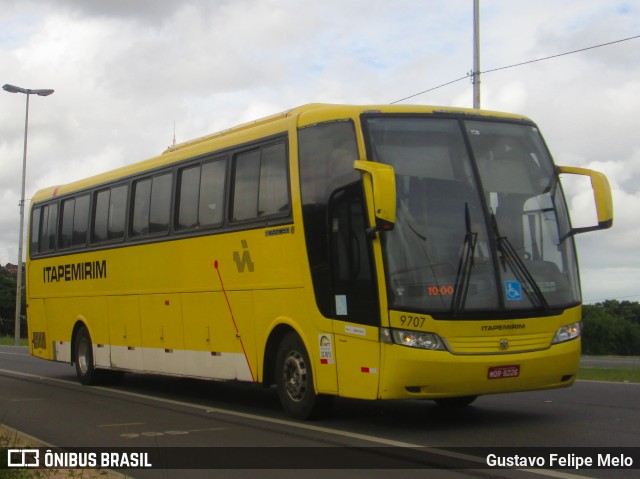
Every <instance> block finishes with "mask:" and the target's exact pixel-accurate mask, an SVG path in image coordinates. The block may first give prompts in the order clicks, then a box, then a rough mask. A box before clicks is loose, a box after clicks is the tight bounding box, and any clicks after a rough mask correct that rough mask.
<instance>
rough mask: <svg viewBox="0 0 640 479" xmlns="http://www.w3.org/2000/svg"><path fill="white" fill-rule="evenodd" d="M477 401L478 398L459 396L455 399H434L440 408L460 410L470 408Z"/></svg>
mask: <svg viewBox="0 0 640 479" xmlns="http://www.w3.org/2000/svg"><path fill="white" fill-rule="evenodd" d="M476 399H478V396H459V397H453V398H440V399H434V401H435V402H436V404H437V405H438V406H441V407H446V408H458V407H465V406H468V405H469V404H471V403H472V402H473V401H475V400H476Z"/></svg>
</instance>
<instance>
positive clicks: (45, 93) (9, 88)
mask: <svg viewBox="0 0 640 479" xmlns="http://www.w3.org/2000/svg"><path fill="white" fill-rule="evenodd" d="M2 89H3V90H4V91H7V92H9V93H24V94H25V95H26V96H27V106H26V112H25V115H24V149H23V154H22V191H21V194H20V234H19V237H20V239H19V242H18V275H17V278H16V322H15V329H14V331H15V336H14V339H15V343H16V346H19V345H20V320H21V314H20V313H21V311H22V243H23V240H24V201H25V200H24V194H25V186H26V179H27V135H28V131H29V95H39V96H48V95H51V94H52V93H53V90H49V89H46V90H31V89H29V88H20V87H17V86H14V85H9V84H6V85H4V86H3V87H2Z"/></svg>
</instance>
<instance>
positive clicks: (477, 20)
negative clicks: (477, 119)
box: [471, 0, 480, 108]
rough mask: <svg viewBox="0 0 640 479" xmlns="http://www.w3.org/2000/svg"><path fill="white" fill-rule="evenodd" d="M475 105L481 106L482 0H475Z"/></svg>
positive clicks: (473, 77) (476, 106)
mask: <svg viewBox="0 0 640 479" xmlns="http://www.w3.org/2000/svg"><path fill="white" fill-rule="evenodd" d="M471 76H472V82H473V107H474V108H480V0H473V73H472V75H471Z"/></svg>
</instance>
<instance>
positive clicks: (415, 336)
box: [391, 329, 446, 351]
mask: <svg viewBox="0 0 640 479" xmlns="http://www.w3.org/2000/svg"><path fill="white" fill-rule="evenodd" d="M391 335H392V337H393V342H394V343H395V344H401V345H402V346H408V347H410V348H419V349H431V350H437V351H445V350H446V348H445V347H444V343H443V342H442V340H441V339H440V336H438V335H437V334H434V333H423V332H421V331H405V330H402V329H392V330H391Z"/></svg>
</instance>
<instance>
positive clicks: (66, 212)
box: [58, 198, 76, 249]
mask: <svg viewBox="0 0 640 479" xmlns="http://www.w3.org/2000/svg"><path fill="white" fill-rule="evenodd" d="M75 207H76V199H75V198H71V199H68V200H64V201H63V202H62V218H61V220H60V235H59V240H60V244H59V245H58V246H59V247H60V248H62V249H64V248H70V247H71V238H72V236H73V213H74V210H75Z"/></svg>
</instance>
